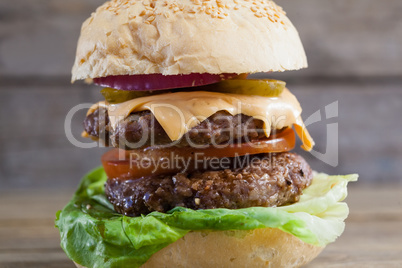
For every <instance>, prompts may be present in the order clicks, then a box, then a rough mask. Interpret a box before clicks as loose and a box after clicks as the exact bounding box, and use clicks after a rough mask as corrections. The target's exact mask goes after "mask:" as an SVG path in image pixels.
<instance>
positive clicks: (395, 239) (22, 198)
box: [0, 185, 402, 268]
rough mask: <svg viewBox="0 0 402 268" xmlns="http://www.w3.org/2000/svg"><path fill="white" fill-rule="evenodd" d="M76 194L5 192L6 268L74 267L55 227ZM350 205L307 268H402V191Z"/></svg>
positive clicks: (372, 191)
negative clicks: (335, 234) (340, 227)
mask: <svg viewBox="0 0 402 268" xmlns="http://www.w3.org/2000/svg"><path fill="white" fill-rule="evenodd" d="M356 186H358V187H356ZM72 192H73V191H72V190H71V191H62V192H58V191H56V190H53V191H51V192H50V193H45V192H43V191H19V192H15V191H13V192H0V268H5V267H7V268H14V267H31V268H36V267H38V268H39V267H41V268H42V267H55V268H56V267H57V268H64V267H66V268H67V267H70V268H73V267H74V265H73V264H72V262H71V261H70V260H68V258H67V257H66V255H65V254H64V252H63V251H62V250H61V249H60V247H59V234H58V231H57V229H55V228H54V222H53V221H54V214H55V212H56V211H57V210H59V209H61V208H62V207H63V206H64V205H65V204H66V203H67V201H68V200H69V198H70V196H71V194H72ZM348 203H349V205H350V209H351V214H350V217H349V219H348V221H347V227H346V231H345V233H344V234H343V236H342V237H341V238H339V239H338V240H337V241H336V243H333V244H331V245H329V246H328V247H327V248H326V250H325V251H324V252H323V253H322V254H321V255H320V256H319V257H318V258H317V259H316V260H314V261H313V262H312V263H311V264H310V265H308V266H307V267H308V268H316V267H376V268H377V267H402V186H397V187H395V186H393V185H389V186H377V185H371V186H370V185H366V186H365V185H363V186H361V185H354V187H351V189H350V191H349V198H348Z"/></svg>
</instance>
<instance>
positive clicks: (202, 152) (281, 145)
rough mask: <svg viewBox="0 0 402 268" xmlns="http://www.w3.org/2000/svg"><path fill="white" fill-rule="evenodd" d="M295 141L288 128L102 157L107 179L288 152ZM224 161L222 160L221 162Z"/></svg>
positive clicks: (113, 153)
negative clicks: (242, 139) (236, 140)
mask: <svg viewBox="0 0 402 268" xmlns="http://www.w3.org/2000/svg"><path fill="white" fill-rule="evenodd" d="M295 143H296V139H295V134H294V131H293V129H291V128H288V129H286V130H283V131H281V132H280V133H278V134H276V135H271V137H269V138H267V139H264V140H258V141H254V142H247V143H241V144H230V145H225V146H222V147H213V146H210V147H207V148H202V149H196V148H192V147H182V148H179V147H169V148H146V149H138V150H128V151H125V150H122V149H112V150H111V151H109V152H107V153H105V154H104V155H103V156H102V164H103V167H104V169H105V172H106V174H107V176H108V178H120V179H136V178H141V177H146V176H150V175H161V174H172V173H179V172H184V171H192V170H198V169H200V170H201V169H209V168H210V166H211V162H212V161H214V163H215V164H214V165H215V166H216V165H219V163H217V161H220V160H221V159H223V158H226V159H227V160H224V161H225V163H227V164H229V162H230V161H232V160H233V159H232V160H231V159H230V158H234V157H238V156H245V155H254V154H261V153H278V152H287V151H290V150H292V149H293V148H294V146H295ZM222 163H223V162H222Z"/></svg>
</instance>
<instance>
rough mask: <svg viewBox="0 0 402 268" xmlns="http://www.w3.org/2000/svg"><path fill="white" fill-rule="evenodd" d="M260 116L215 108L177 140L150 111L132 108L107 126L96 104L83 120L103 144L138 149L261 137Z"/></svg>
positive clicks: (232, 141) (224, 142)
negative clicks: (113, 127)
mask: <svg viewBox="0 0 402 268" xmlns="http://www.w3.org/2000/svg"><path fill="white" fill-rule="evenodd" d="M263 126H264V123H263V121H262V120H258V119H255V118H253V117H251V116H247V115H244V114H238V115H235V116H233V115H231V114H229V113H228V112H226V111H219V112H217V113H215V114H213V115H212V116H210V117H209V118H207V119H206V120H204V121H202V122H201V123H200V124H199V125H197V126H195V127H194V128H192V129H191V130H190V131H189V132H188V133H186V134H185V135H184V136H183V138H181V139H180V140H179V141H176V142H172V141H171V140H170V138H169V136H168V135H167V134H166V132H165V130H164V129H163V128H162V126H161V125H160V124H159V123H158V121H157V120H155V117H154V116H153V114H152V113H151V112H150V111H142V112H136V113H133V114H131V115H129V116H128V117H127V118H126V119H124V120H122V121H121V122H120V123H119V124H118V126H117V128H116V129H115V130H113V129H112V128H111V127H110V122H109V116H108V113H107V110H106V109H105V108H103V107H100V108H98V109H97V110H95V111H94V112H93V113H91V114H89V115H87V117H86V118H85V120H84V129H85V131H86V132H87V133H88V134H89V135H90V136H91V137H93V138H96V139H101V140H103V142H104V143H105V145H107V146H109V145H110V146H113V147H117V148H122V149H126V150H129V149H138V148H145V147H149V146H156V145H169V144H172V145H174V146H180V147H182V146H194V145H210V144H212V145H215V144H217V145H222V144H233V143H241V142H247V141H254V140H259V139H263V138H265V133H264V130H263Z"/></svg>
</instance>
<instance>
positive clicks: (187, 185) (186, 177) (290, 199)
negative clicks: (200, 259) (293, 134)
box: [105, 153, 313, 216]
mask: <svg viewBox="0 0 402 268" xmlns="http://www.w3.org/2000/svg"><path fill="white" fill-rule="evenodd" d="M255 157H257V159H256V158H255ZM312 177H313V175H312V170H311V168H310V166H309V165H308V164H307V162H306V161H305V160H304V158H302V157H301V156H299V155H297V154H294V153H279V154H262V155H258V156H253V161H251V162H249V164H247V165H245V166H244V167H241V168H237V169H233V170H231V169H226V170H213V171H196V172H191V173H178V174H174V175H163V176H150V177H144V178H140V179H121V178H120V179H119V178H113V179H108V180H107V182H106V186H105V192H106V195H107V197H108V199H109V201H110V202H111V203H112V204H113V206H114V208H115V210H116V211H117V212H119V213H121V214H124V215H127V216H139V215H141V214H143V215H146V214H148V213H150V212H152V211H159V212H167V211H169V210H171V209H173V208H175V207H186V208H191V209H213V208H228V209H239V208H248V207H277V206H283V205H286V204H291V203H295V202H297V201H298V200H299V198H300V195H301V194H302V190H303V189H305V188H306V187H308V186H309V185H310V184H311V181H312Z"/></svg>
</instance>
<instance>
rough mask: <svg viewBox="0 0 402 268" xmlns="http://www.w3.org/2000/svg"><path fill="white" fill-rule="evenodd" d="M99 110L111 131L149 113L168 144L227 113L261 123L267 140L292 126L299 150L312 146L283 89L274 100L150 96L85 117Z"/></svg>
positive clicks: (219, 95)
mask: <svg viewBox="0 0 402 268" xmlns="http://www.w3.org/2000/svg"><path fill="white" fill-rule="evenodd" d="M100 106H101V107H105V108H107V110H108V114H109V119H110V123H111V127H112V128H113V129H115V128H116V126H117V125H118V123H119V122H120V121H121V120H124V119H125V118H126V117H127V116H128V115H129V114H130V113H133V112H140V111H145V110H149V111H151V112H152V113H153V114H154V116H155V118H156V120H157V121H158V122H159V124H160V125H161V126H162V128H163V129H164V130H165V132H166V133H167V135H168V136H169V138H170V139H171V140H172V141H176V140H179V139H180V138H181V137H183V135H184V134H186V133H187V132H188V131H189V130H190V129H191V128H193V127H195V126H197V125H198V124H199V123H200V122H202V121H204V120H205V119H207V118H208V117H210V116H211V115H213V114H215V113H216V112H218V111H227V112H228V113H230V114H231V115H237V114H245V115H248V116H252V117H254V118H256V119H259V120H262V121H263V122H264V131H265V134H266V136H267V137H269V136H270V132H271V129H281V128H284V127H292V125H295V129H296V133H297V134H298V136H299V137H300V139H301V140H302V142H303V146H302V147H303V149H305V150H308V151H310V150H311V149H312V147H313V146H314V141H313V140H312V138H311V136H310V134H309V133H308V131H307V130H306V128H305V126H304V123H303V120H302V119H301V116H300V115H301V111H302V110H301V107H300V104H299V102H298V101H297V99H296V97H295V96H294V95H293V94H292V93H290V91H289V90H288V89H286V88H285V89H284V91H283V93H282V94H281V95H280V96H278V97H274V98H268V97H262V96H247V95H239V94H226V93H225V94H223V93H217V92H206V91H196V92H177V93H168V94H162V95H153V96H148V97H142V98H136V99H132V100H129V101H126V102H123V103H119V104H108V103H107V102H99V103H97V104H95V105H93V106H92V107H91V108H90V109H89V111H88V114H91V113H92V112H93V111H95V110H96V109H97V108H98V107H100Z"/></svg>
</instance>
